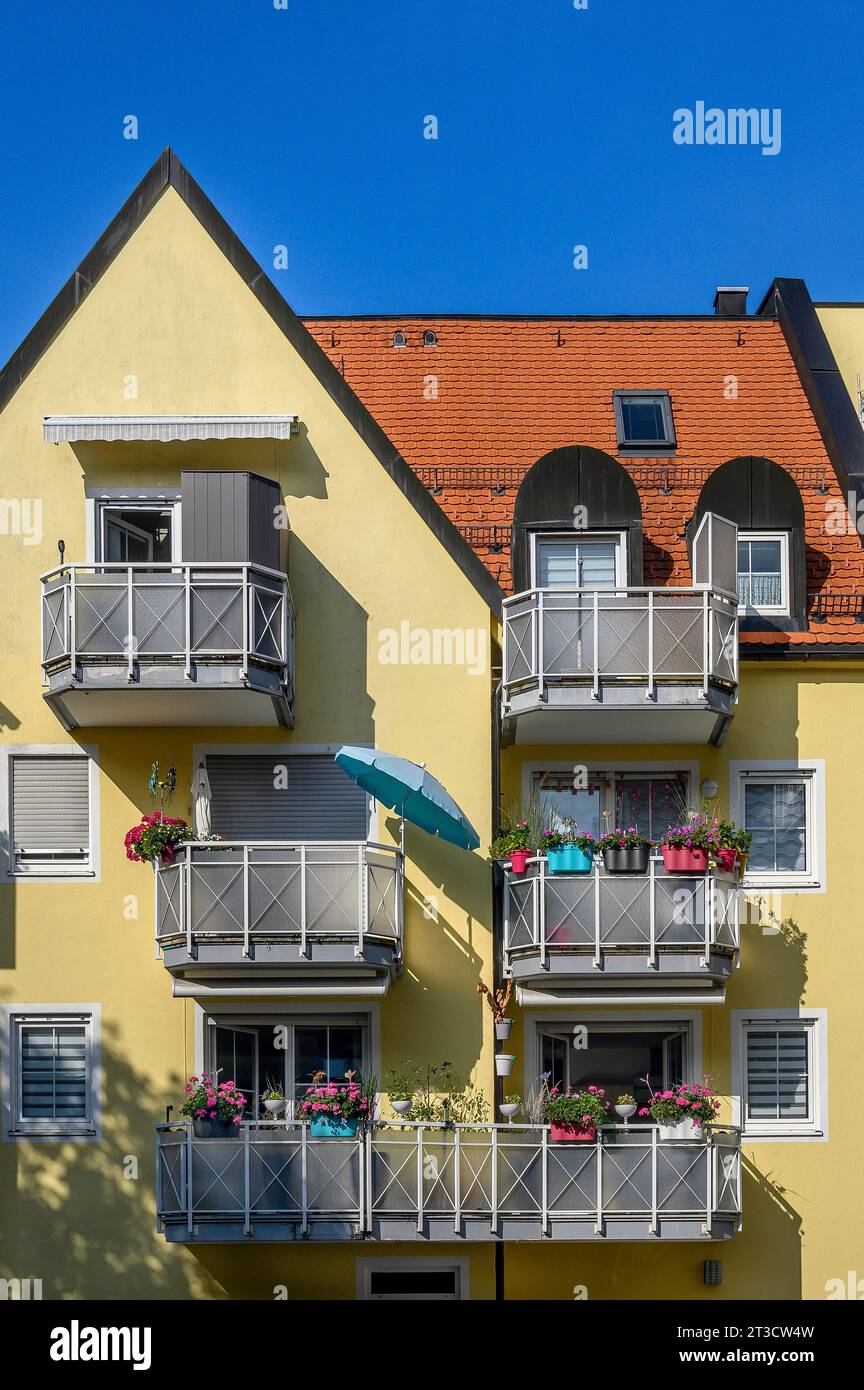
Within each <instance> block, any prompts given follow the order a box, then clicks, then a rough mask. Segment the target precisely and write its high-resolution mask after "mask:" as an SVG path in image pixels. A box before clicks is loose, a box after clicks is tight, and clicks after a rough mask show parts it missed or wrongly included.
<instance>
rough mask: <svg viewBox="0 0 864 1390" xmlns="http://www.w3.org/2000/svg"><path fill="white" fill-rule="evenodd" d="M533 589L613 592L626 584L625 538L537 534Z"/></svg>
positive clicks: (616, 533) (617, 533) (535, 539)
mask: <svg viewBox="0 0 864 1390" xmlns="http://www.w3.org/2000/svg"><path fill="white" fill-rule="evenodd" d="M533 540H534V565H533V569H534V587H535V588H537V589H614V588H616V587H617V586H618V585H623V584H626V582H627V580H626V569H627V566H626V563H625V558H624V546H623V538H622V536H621V534H620V533H619V532H615V533H613V534H611V535H604V536H600V535H596V536H587V535H585V534H580V535H578V536H574V535H564V536H561V535H542V534H540V533H536V532H535V533H534V537H533Z"/></svg>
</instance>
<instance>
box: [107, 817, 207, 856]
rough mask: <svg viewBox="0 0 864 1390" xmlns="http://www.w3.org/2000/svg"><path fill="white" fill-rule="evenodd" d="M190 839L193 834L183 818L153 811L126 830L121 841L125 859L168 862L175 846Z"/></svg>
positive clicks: (192, 837)
mask: <svg viewBox="0 0 864 1390" xmlns="http://www.w3.org/2000/svg"><path fill="white" fill-rule="evenodd" d="M191 839H194V836H193V834H192V831H191V830H190V829H189V826H188V825H187V824H186V822H185V820H179V819H176V818H174V817H172V816H165V815H163V814H162V812H161V811H154V812H153V815H152V816H143V817H142V819H141V820H140V821H139V823H138V825H133V826H132V829H131V830H127V832H126V838H125V839H124V841H123V843H124V845H125V847H126V858H127V859H137V860H138V861H139V862H140V863H143V864H146V863H150V862H152V861H153V860H154V859H158V860H160V862H161V863H163V864H170V863H171V862H172V860H173V858H174V851H175V849H176V848H177V846H178V845H182V844H184V843H185V841H186V840H191Z"/></svg>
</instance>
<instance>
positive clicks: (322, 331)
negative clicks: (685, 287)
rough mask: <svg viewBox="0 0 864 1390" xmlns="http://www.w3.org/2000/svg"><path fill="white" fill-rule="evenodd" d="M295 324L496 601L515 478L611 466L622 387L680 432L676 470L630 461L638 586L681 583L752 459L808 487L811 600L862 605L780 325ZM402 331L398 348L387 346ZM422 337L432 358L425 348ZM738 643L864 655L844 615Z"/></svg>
mask: <svg viewBox="0 0 864 1390" xmlns="http://www.w3.org/2000/svg"><path fill="white" fill-rule="evenodd" d="M304 322H305V324H306V327H307V328H308V329H309V330H310V332H311V333H312V334H313V335H314V337H315V338H316V339H317V341H318V342H319V344H320V345H321V347H323V348H324V350H325V351H326V352H327V354H328V356H329V357H330V359H331V361H333V362H334V363H335V365H336V366H337V367H339V368H340V370H342V371H343V373H344V376H345V378H346V380H347V381H348V384H349V385H350V386H351V387H352V388H353V390H354V391H355V392H356V393H357V395H358V396H359V397H360V399H361V400H362V401H363V403H364V405H365V406H366V407H367V408H368V409H369V410H370V411H371V413H372V414H373V415H374V416H375V418H376V419H377V420H378V422H379V424H380V425H381V427H382V428H383V429H384V430H385V432H386V433H387V434H388V435H389V437H390V439H391V440H392V441H393V443H394V444H395V446H396V448H397V449H398V450H399V452H400V453H401V454H402V456H403V457H404V458H405V459H406V460H407V462H408V463H409V464H410V465H411V467H412V468H413V469H414V470H415V472H417V473H418V474H419V476H420V477H421V479H422V480H423V481H424V482H425V483H427V485H429V486H430V487H434V488H435V495H436V497H437V500H438V502H439V503H440V505H441V507H442V508H443V510H444V511H445V512H446V514H447V515H448V516H449V517H450V519H451V520H452V521H453V522H454V523H455V524H456V525H457V526H459V527H461V528H463V530H464V532H465V534H466V536H467V537H468V539H469V540H470V541H471V543H472V545H474V547H475V549H476V550H477V553H478V554H479V555H480V558H481V559H482V560H483V562H484V563H485V564H486V566H487V568H488V569H489V571H490V572H491V574H492V575H493V576H494V578H495V579H496V580H498V582H499V583H500V584H501V586H502V588H504V589H505V590H508V591H509V589H510V587H511V576H510V572H509V560H510V545H509V527H510V522H511V519H512V513H513V503H514V498H515V495H516V491H517V487H518V483H519V480H520V478H521V476H522V475H523V474H524V473H525V471H526V470H527V469H528V468H530V467H531V465H532V464H533V463H535V462H536V461H537V459H539V458H540V457H541V456H542V455H543V454H545V453H547V452H548V451H549V450H550V449H554V448H557V447H559V446H560V445H565V444H581V445H590V446H593V447H594V448H598V449H603V450H605V451H606V452H607V453H609V454H612V455H617V447H618V446H617V438H616V430H615V417H614V411H613V406H612V393H613V391H614V390H622V389H624V390H626V389H628V388H629V389H633V390H666V391H668V392H669V393H670V396H671V400H672V410H673V415H674V421H675V432H676V450H675V455H674V457H673V458H671V459H656V458H655V459H625V460H624V463H625V466H626V467H627V468H629V469H630V470H631V471H633V472H634V474H635V477H636V481H637V484H638V486H639V491H640V495H641V498H642V507H643V517H644V528H645V582H646V583H647V584H650V583H655V584H662V583H671V584H676V583H678V584H686V583H689V581H690V570H689V564H688V560H687V549H686V544H685V541H684V536H683V532H684V527H685V524H686V522H687V521H688V519H689V518H690V516H691V514H692V512H693V508H694V506H695V504H696V501H697V499H698V495H699V490H700V488H701V486H702V483H703V482H704V481H705V477H706V476H707V473H708V472H709V471H710V470H711V469H713V468H716V467H717V466H718V465H720V464H721V463H724V462H726V460H728V459H732V458H736V457H740V456H742V455H752V456H763V457H766V458H771V459H774V460H775V461H776V462H777V463H779V464H781V465H783V466H784V467H787V468H789V469H790V470H791V471H792V472H793V475H794V476H795V477H796V480H797V481H798V483H799V486H800V487H801V493H802V496H803V499H804V507H805V516H806V542H807V569H808V575H807V588H808V591H810V592H814V593H815V592H820V591H821V593H822V595H823V601H824V596H825V595H826V594H829V593H830V594H837V595H840V594H862V593H864V549H862V546H861V543H860V540H859V538H858V536H857V535H855V534H854V533H853V534H852V535H839V536H838V535H830V534H827V533H826V529H825V521H826V515H827V504H828V503H829V502H833V503H834V504H835V505H836V503H837V502H838V501H840V500H843V498H842V492H841V489H840V486H839V484H838V481H837V478H836V475H835V473H834V470H833V468H832V466H831V464H830V462H829V460H828V456H827V454H826V452H825V447H824V444H823V442H822V439H821V436H820V434H819V430H818V428H817V426H816V422H815V420H814V418H813V414H812V412H811V410H810V407H809V405H808V403H807V399H806V396H805V394H804V390H803V387H802V385H801V382H800V379H799V377H798V374H797V372H796V370H795V367H794V364H793V362H792V358H791V356H790V354H789V351H788V348H787V345H786V342H785V339H784V337H783V334H782V331H781V329H780V326H779V324H778V323H777V322H776V321H775V320H773V319H738V320H734V319H719V318H707V319H698V318H693V319H680V318H668V319H663V318H658V319H590V320H585V319H558V318H550V319H543V318H533V319H519V318H513V319H509V318H470V317H465V318H440V319H434V318H399V319H397V318H394V317H387V318H345V319H330V318H328V319H314V318H313V319H305V320H304ZM397 329H402V330H403V331H404V332H405V334H406V336H407V340H408V346H407V347H405V348H394V347H393V346H392V343H393V334H394V332H395V331H396V330H397ZM429 329H432V330H433V331H434V332H435V333H436V334H437V337H438V345H437V347H424V346H423V334H424V332H426V331H427V330H429ZM666 483H671V490H667V489H666V487H665V486H664V484H666ZM820 484H822V486H823V487H827V492H822V491H819V490H818V487H819V485H820ZM493 528H498V529H497V530H496V529H493ZM496 546H500V547H501V548H500V549H497V548H495V547H496ZM670 561H671V570H670ZM834 606H835V607H836V606H837V605H834ZM839 606H840V607H841V608H842V607H843V605H842V604H841V605H839ZM742 641H744V642H745V643H748V642H755V643H759V644H766V645H777V644H779V643H787V644H794V645H796V646H797V645H811V646H813V647H814V648H816V649H818V646H820V645H823V644H824V645H827V644H829V643H837V642H846V643H857V642H864V624H861V623H859V622H858V621H857V620H856V618H855V616H854V612H853V611H850V612H845V613H842V612H841V613H838V614H836V615H833V616H828V617H827V618H826V619H825V621H823V622H819V623H811V628H810V632H809V633H790V634H783V633H773V632H772V633H764V632H752V633H742Z"/></svg>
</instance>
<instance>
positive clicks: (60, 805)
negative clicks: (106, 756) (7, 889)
mask: <svg viewBox="0 0 864 1390" xmlns="http://www.w3.org/2000/svg"><path fill="white" fill-rule="evenodd" d="M12 840H13V848H14V853H15V855H16V856H18V855H26V856H28V857H29V858H32V857H34V856H35V857H37V858H38V857H40V855H42V854H45V855H52V856H54V857H55V858H69V859H75V860H79V861H80V859H81V858H82V857H86V856H87V855H88V854H89V851H90V760H89V758H82V757H69V758H66V757H56V758H55V757H45V758H40V757H26V756H21V757H13V759H12Z"/></svg>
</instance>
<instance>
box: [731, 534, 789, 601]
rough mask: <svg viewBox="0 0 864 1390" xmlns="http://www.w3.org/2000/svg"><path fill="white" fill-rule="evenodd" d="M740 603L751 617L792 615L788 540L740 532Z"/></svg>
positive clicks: (769, 535) (783, 536) (778, 535)
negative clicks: (754, 615) (789, 613)
mask: <svg viewBox="0 0 864 1390" xmlns="http://www.w3.org/2000/svg"><path fill="white" fill-rule="evenodd" d="M738 601H739V603H741V605H742V607H743V608H744V609H745V611H746V612H748V613H765V614H767V615H769V616H770V615H772V614H777V615H781V614H787V613H788V612H789V537H788V535H786V534H785V533H783V532H780V531H775V532H774V533H771V532H769V531H739V532H738Z"/></svg>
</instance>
